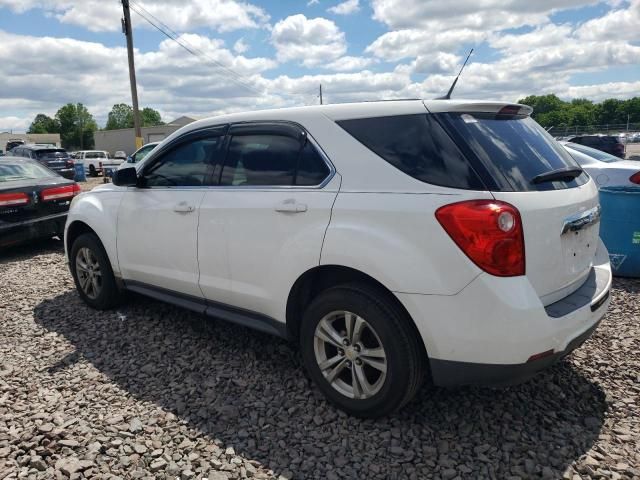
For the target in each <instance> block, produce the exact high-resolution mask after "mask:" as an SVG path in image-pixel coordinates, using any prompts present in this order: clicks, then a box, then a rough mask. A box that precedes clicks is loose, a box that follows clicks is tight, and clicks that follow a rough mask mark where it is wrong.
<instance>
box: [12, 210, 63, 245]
mask: <svg viewBox="0 0 640 480" xmlns="http://www.w3.org/2000/svg"><path fill="white" fill-rule="evenodd" d="M66 221H67V213H66V212H64V213H58V214H55V215H48V216H46V217H41V218H36V219H33V220H28V221H25V222H20V223H16V224H2V225H0V247H8V246H10V245H17V244H19V243H24V242H27V241H29V240H34V239H37V238H47V237H53V236H54V235H62V234H63V232H64V225H65V222H66Z"/></svg>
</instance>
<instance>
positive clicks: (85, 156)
mask: <svg viewBox="0 0 640 480" xmlns="http://www.w3.org/2000/svg"><path fill="white" fill-rule="evenodd" d="M76 161H78V162H82V163H83V164H84V169H85V171H86V172H87V173H88V174H89V175H90V176H92V177H97V176H98V175H99V174H101V173H102V171H103V167H104V164H105V163H109V164H111V165H113V164H115V165H116V166H119V165H120V164H121V163H122V160H120V159H115V158H109V154H108V153H107V152H105V151H104V150H81V151H79V152H76ZM114 168H115V167H114Z"/></svg>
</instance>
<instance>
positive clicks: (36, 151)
mask: <svg viewBox="0 0 640 480" xmlns="http://www.w3.org/2000/svg"><path fill="white" fill-rule="evenodd" d="M10 155H12V156H14V157H24V158H32V159H34V160H37V161H38V162H40V163H41V164H42V165H44V166H45V167H47V168H50V169H51V170H53V171H54V172H56V173H57V174H58V175H62V176H63V177H64V178H68V179H70V180H73V178H74V177H75V172H76V171H75V168H74V162H73V159H72V158H71V156H70V155H69V154H68V153H67V151H66V150H65V149H64V148H58V147H55V146H53V145H38V144H35V145H20V146H18V147H15V148H14V149H13V150H11V153H10Z"/></svg>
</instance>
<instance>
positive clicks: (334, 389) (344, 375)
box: [300, 283, 426, 418]
mask: <svg viewBox="0 0 640 480" xmlns="http://www.w3.org/2000/svg"><path fill="white" fill-rule="evenodd" d="M389 295H390V294H389V293H388V292H385V291H383V290H381V289H379V288H376V287H372V286H369V285H367V284H361V283H352V284H345V285H339V286H336V287H333V288H330V289H328V290H325V291H324V292H322V293H320V295H318V296H317V297H316V298H315V299H314V300H313V301H312V302H311V304H310V305H309V307H308V308H307V309H306V311H305V313H304V316H303V319H302V326H301V329H300V349H301V353H302V358H303V362H304V364H305V367H306V369H307V372H308V373H309V375H310V376H311V378H312V379H313V381H314V382H315V383H316V385H317V386H318V388H320V390H321V391H322V393H324V395H325V396H326V397H327V398H328V400H329V401H330V402H331V403H333V404H334V405H336V406H337V407H339V408H341V409H342V410H344V411H345V412H347V413H349V414H351V415H354V416H357V417H365V418H375V417H381V416H384V415H388V414H390V413H392V412H394V411H396V410H398V409H400V408H401V407H402V406H404V405H405V404H406V403H407V402H409V401H410V400H411V399H412V398H413V397H414V396H415V394H416V392H417V391H418V388H419V387H420V384H421V382H422V379H423V377H424V366H425V363H426V354H425V352H424V348H423V347H422V345H421V343H420V341H419V340H418V335H417V332H416V331H415V328H414V327H413V325H412V324H411V319H410V318H408V317H407V315H406V314H405V313H404V312H402V311H401V310H400V309H399V308H398V307H397V306H396V305H395V303H394V302H393V301H392V299H391V298H390V297H389ZM345 312H348V315H347V314H345ZM354 314H355V317H354V316H353V315H354ZM347 316H348V317H349V318H350V320H349V322H350V324H351V325H352V328H351V329H350V330H351V334H350V333H349V332H347V330H349V327H347ZM358 319H359V320H358ZM362 321H364V323H363V322H362ZM327 325H328V326H329V327H332V329H333V332H330V333H331V334H334V336H333V337H332V336H331V335H328V334H327V332H329V330H328V327H327ZM363 325H364V327H363ZM354 327H355V328H354ZM356 331H358V332H361V334H358V335H356V334H355V333H353V332H356ZM335 333H337V334H339V338H337V337H335ZM356 336H357V338H356ZM346 337H351V340H356V341H355V342H353V343H350V344H349V345H347V346H344V345H343V346H344V348H342V349H339V348H338V347H337V345H338V343H337V342H336V340H341V343H342V342H344V341H345V338H346ZM327 339H329V340H330V341H327ZM347 340H348V338H347ZM378 344H379V346H380V347H382V350H380V348H378V347H377V345H378ZM358 345H359V346H358ZM340 350H342V352H341V351H340ZM365 352H367V353H371V354H375V356H368V355H366V354H365ZM381 354H382V355H383V356H384V359H383V358H382V357H381V356H380V355H381ZM336 359H337V360H336ZM323 362H324V363H325V365H324V367H325V369H324V373H323V371H322V369H321V366H320V364H321V363H323ZM383 364H384V365H383ZM327 365H331V366H330V367H329V368H326V367H327ZM340 365H342V366H340ZM372 365H376V366H375V368H374V366H372ZM337 369H339V370H340V372H339V373H337V374H336V370H337ZM331 376H334V379H333V381H330V379H328V378H327V377H331ZM354 379H358V381H355V383H354ZM361 379H364V381H362V380H361ZM349 384H351V385H349Z"/></svg>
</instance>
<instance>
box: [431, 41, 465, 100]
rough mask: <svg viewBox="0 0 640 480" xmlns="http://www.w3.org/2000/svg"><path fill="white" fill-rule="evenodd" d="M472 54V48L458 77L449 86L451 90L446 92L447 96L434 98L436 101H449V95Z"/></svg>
mask: <svg viewBox="0 0 640 480" xmlns="http://www.w3.org/2000/svg"><path fill="white" fill-rule="evenodd" d="M472 53H473V48H472V49H471V50H469V55H467V59H466V60H465V61H464V63H463V64H462V68H461V69H460V71H459V72H458V76H457V77H456V79H455V80H454V81H453V83H452V84H451V88H449V91H448V92H447V94H446V95H445V96H444V97H438V98H436V100H451V94H452V93H453V89H454V88H456V83H458V79H459V78H460V74H461V73H462V70H464V67H465V66H466V65H467V62H468V61H469V57H471V54H472Z"/></svg>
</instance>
